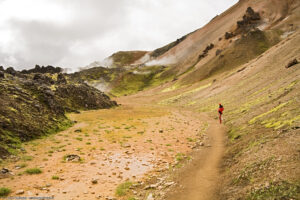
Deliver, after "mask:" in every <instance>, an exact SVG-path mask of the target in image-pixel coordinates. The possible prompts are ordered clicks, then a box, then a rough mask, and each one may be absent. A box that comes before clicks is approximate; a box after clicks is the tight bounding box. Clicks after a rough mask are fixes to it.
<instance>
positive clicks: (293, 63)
mask: <svg viewBox="0 0 300 200" xmlns="http://www.w3.org/2000/svg"><path fill="white" fill-rule="evenodd" d="M298 63H299V62H298V60H297V59H296V58H295V59H294V60H291V61H290V62H289V63H288V64H287V65H286V66H285V68H290V67H292V66H294V65H297V64H298Z"/></svg>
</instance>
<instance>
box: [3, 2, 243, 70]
mask: <svg viewBox="0 0 300 200" xmlns="http://www.w3.org/2000/svg"><path fill="white" fill-rule="evenodd" d="M237 1H238V0H0V65H3V66H5V67H8V66H13V67H15V68H16V69H24V68H32V67H34V65H35V64H40V65H54V66H60V67H65V68H74V69H75V68H78V67H82V66H86V65H88V64H89V63H91V62H93V61H101V60H102V59H104V58H105V57H108V56H110V55H111V54H112V53H114V52H116V51H120V50H153V49H155V48H158V47H161V46H163V45H165V44H167V43H169V42H172V41H173V40H176V39H177V38H179V37H181V36H183V35H185V34H187V33H189V32H191V31H194V30H195V29H198V28H200V27H201V26H203V25H205V24H206V23H207V22H209V21H210V20H211V18H213V17H214V16H216V15H217V14H220V13H222V12H223V11H225V10H226V9H228V8H229V7H230V6H232V5H233V4H234V3H236V2H237Z"/></svg>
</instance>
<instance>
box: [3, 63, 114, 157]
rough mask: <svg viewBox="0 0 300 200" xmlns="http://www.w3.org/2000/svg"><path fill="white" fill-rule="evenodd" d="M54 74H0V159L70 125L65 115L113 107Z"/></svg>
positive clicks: (94, 93) (94, 91) (44, 71)
mask: <svg viewBox="0 0 300 200" xmlns="http://www.w3.org/2000/svg"><path fill="white" fill-rule="evenodd" d="M48 69H49V70H50V71H49V70H48ZM53 70H54V71H53ZM57 70H59V69H58V68H51V67H49V68H47V69H45V68H40V67H36V68H35V69H33V70H29V71H23V72H22V73H20V72H16V71H14V70H13V69H12V68H9V69H7V70H5V71H4V70H3V69H1V70H0V157H3V156H5V155H7V154H8V153H15V152H17V151H19V150H20V149H19V148H18V147H19V144H20V143H21V142H23V141H27V140H30V139H33V138H37V137H41V136H43V135H46V134H50V133H54V132H57V131H60V130H62V129H65V128H67V127H69V126H70V125H72V123H73V122H71V121H70V120H69V119H68V118H67V117H66V115H65V113H67V112H78V110H88V109H99V108H110V107H112V106H116V105H117V104H116V102H114V101H111V100H110V99H109V97H108V96H106V95H105V94H104V93H102V92H100V91H99V90H97V89H95V88H93V87H90V86H88V85H87V84H85V83H82V82H76V81H73V80H70V79H69V80H68V79H67V78H66V77H65V76H64V75H63V74H61V73H56V72H57ZM31 72H42V73H31ZM47 72H53V73H47Z"/></svg>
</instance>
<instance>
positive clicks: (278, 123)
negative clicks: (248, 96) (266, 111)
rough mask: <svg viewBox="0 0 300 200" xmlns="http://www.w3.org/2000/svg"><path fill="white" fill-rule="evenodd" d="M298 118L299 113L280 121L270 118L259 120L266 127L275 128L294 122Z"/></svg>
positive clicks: (299, 117) (299, 118)
mask: <svg viewBox="0 0 300 200" xmlns="http://www.w3.org/2000/svg"><path fill="white" fill-rule="evenodd" d="M299 120H300V115H298V116H296V117H293V118H291V119H288V120H282V121H280V120H278V119H275V118H272V119H270V120H265V121H263V122H261V124H262V125H264V126H265V127H266V128H274V130H277V129H279V128H282V127H284V126H291V125H292V124H293V123H294V122H296V121H299Z"/></svg>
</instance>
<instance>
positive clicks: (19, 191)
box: [16, 190, 24, 195]
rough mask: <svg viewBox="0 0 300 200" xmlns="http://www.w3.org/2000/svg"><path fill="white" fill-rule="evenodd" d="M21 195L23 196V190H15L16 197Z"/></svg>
mask: <svg viewBox="0 0 300 200" xmlns="http://www.w3.org/2000/svg"><path fill="white" fill-rule="evenodd" d="M21 194H24V190H17V191H16V195H21Z"/></svg>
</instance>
